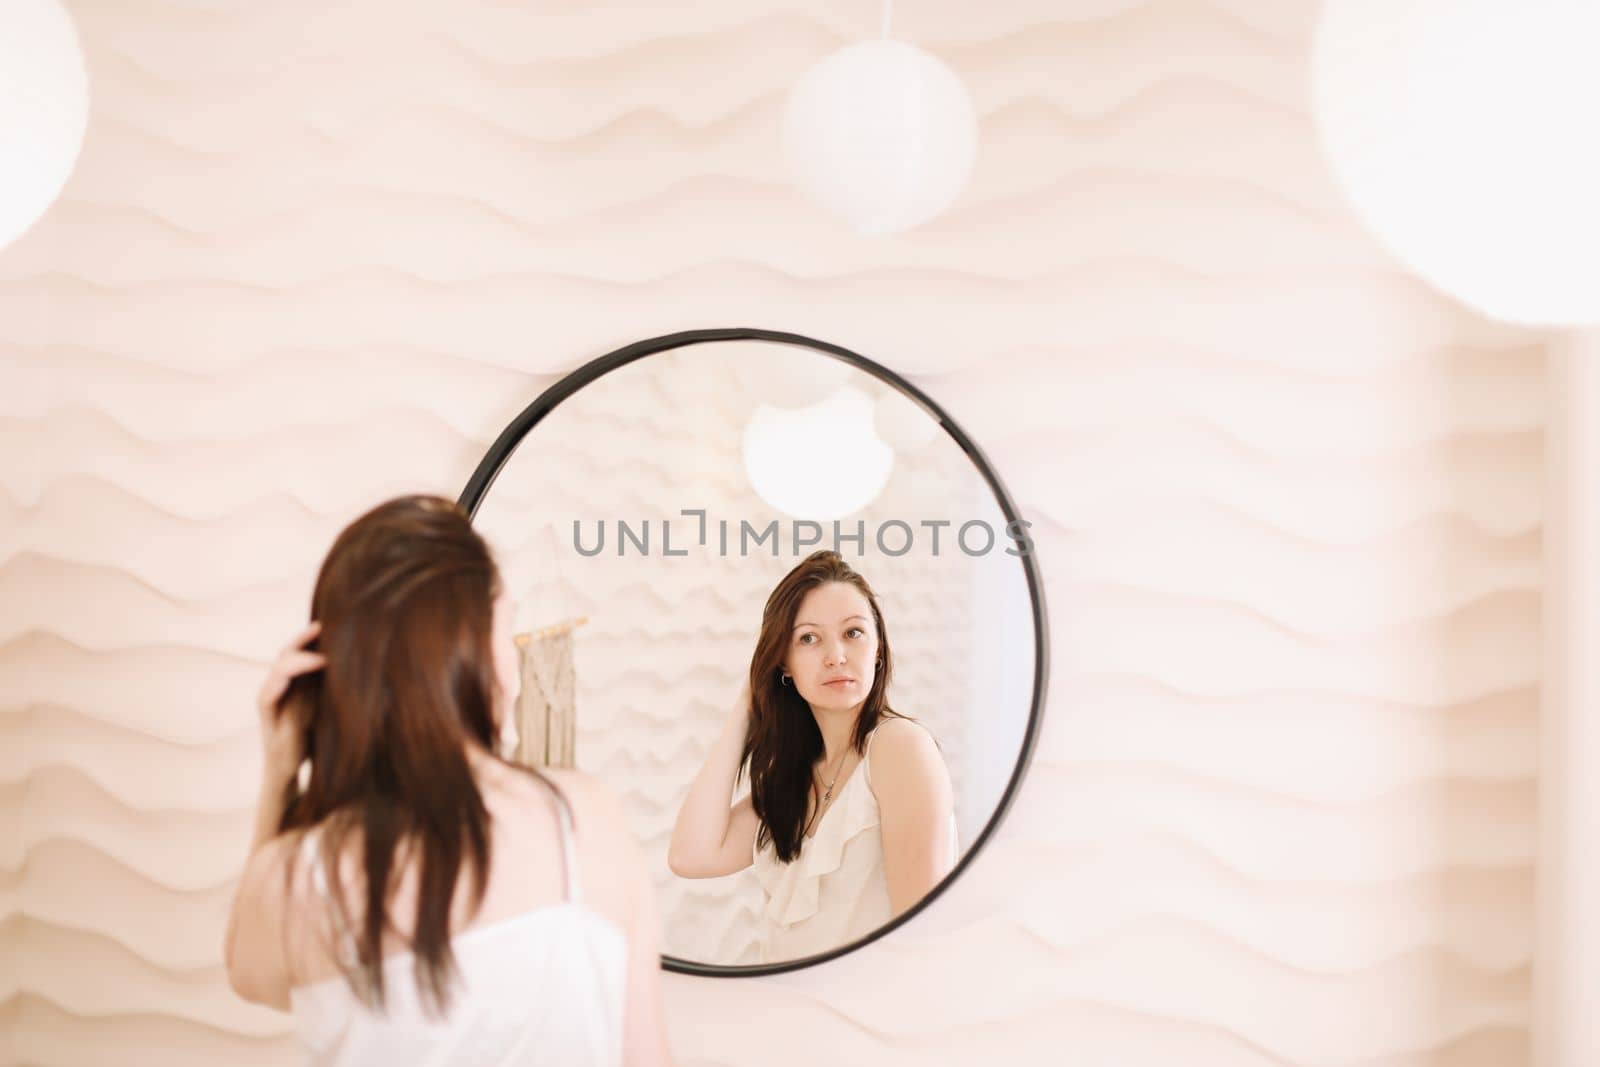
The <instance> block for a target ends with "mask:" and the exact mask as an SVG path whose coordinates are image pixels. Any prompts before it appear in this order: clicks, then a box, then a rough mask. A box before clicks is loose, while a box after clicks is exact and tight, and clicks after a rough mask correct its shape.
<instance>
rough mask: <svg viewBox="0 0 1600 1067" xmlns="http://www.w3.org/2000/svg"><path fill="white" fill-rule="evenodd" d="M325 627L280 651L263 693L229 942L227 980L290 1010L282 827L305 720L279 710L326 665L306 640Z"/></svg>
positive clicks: (226, 943) (242, 990)
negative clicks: (292, 687)
mask: <svg viewBox="0 0 1600 1067" xmlns="http://www.w3.org/2000/svg"><path fill="white" fill-rule="evenodd" d="M319 628H320V627H319V624H317V623H312V624H311V625H310V626H308V627H307V628H306V629H305V630H303V631H301V632H300V634H299V635H298V636H297V637H296V638H295V640H294V642H293V643H291V644H290V645H289V646H288V647H287V648H285V649H284V650H283V651H282V652H280V653H279V654H278V658H277V660H276V661H274V663H273V664H272V667H271V669H269V670H268V672H267V677H266V680H265V681H264V682H262V683H261V691H260V692H259V693H258V694H257V696H256V706H257V711H258V712H259V714H260V718H261V749H262V771H261V792H260V794H259V796H258V797H257V800H256V818H255V833H254V835H253V836H252V837H251V840H250V853H249V857H248V858H247V859H246V860H245V866H244V873H243V874H242V875H241V876H240V878H239V886H238V888H237V889H236V890H235V891H234V897H233V909H232V911H231V912H230V914H229V915H228V932H227V933H226V934H225V935H224V937H223V944H222V956H223V960H224V962H225V963H226V964H227V968H228V983H229V984H230V985H232V986H233V990H234V992H236V993H238V994H239V995H240V996H241V997H243V998H244V999H246V1000H252V1001H255V1002H257V1003H260V1004H267V1005H269V1006H271V1007H274V1008H279V1009H282V1010H284V1011H287V1010H288V1008H289V968H288V961H287V960H286V959H285V957H284V938H283V937H282V936H281V934H280V932H281V931H282V929H283V923H284V921H285V918H286V915H287V910H288V909H287V901H286V896H287V893H286V887H285V886H284V884H283V863H284V860H285V847H284V844H285V843H284V840H283V839H282V838H280V837H278V836H277V833H278V824H279V822H281V821H282V819H283V801H284V793H285V790H286V789H287V787H288V784H289V779H290V777H291V776H292V775H294V774H295V773H296V772H298V771H299V769H300V759H301V752H300V732H299V726H298V724H296V723H295V722H294V721H293V718H292V716H289V715H285V714H282V713H281V712H280V710H279V708H278V702H279V701H280V700H282V699H283V695H284V693H285V692H287V690H288V688H289V682H290V681H291V680H292V679H293V678H295V677H296V676H297V675H301V674H306V673H308V672H311V671H317V670H321V669H322V667H323V664H324V663H325V662H326V660H325V659H324V658H323V656H322V655H321V654H320V653H317V652H309V651H307V650H306V648H305V645H306V643H307V642H308V641H310V640H311V639H312V638H313V637H315V636H316V635H317V632H318V630H319Z"/></svg>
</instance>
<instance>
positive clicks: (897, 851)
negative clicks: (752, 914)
mask: <svg viewBox="0 0 1600 1067" xmlns="http://www.w3.org/2000/svg"><path fill="white" fill-rule="evenodd" d="M891 666H892V660H891V658H890V654H889V636H888V633H887V632H886V630H885V629H884V625H883V613H882V612H881V611H880V610H879V608H878V599H877V597H876V596H874V595H873V592H872V589H871V587H870V586H868V585H867V582H866V579H864V578H862V577H861V575H859V574H857V573H856V572H855V571H854V570H852V569H851V568H850V566H849V565H848V564H847V563H845V561H844V559H843V558H842V557H840V555H839V554H838V553H837V552H826V551H824V552H816V553H813V554H812V555H811V556H809V557H807V558H806V559H805V560H804V561H803V562H802V563H801V564H800V565H799V566H797V567H796V568H795V569H794V570H792V571H790V572H789V574H788V575H787V576H786V577H785V578H784V579H783V581H781V582H779V583H778V586H777V588H776V589H774V590H773V591H772V594H771V596H769V597H768V598H767V605H766V609H765V611H764V612H763V613H762V618H761V635H760V637H759V638H757V640H756V649H755V654H754V656H753V657H752V658H751V661H750V676H749V679H748V681H747V682H746V684H745V688H744V689H743V690H742V691H741V693H740V695H739V699H738V700H737V701H736V702H735V704H734V707H733V712H732V714H731V715H730V716H729V718H728V720H727V723H726V725H725V726H724V728H723V730H722V734H721V736H720V737H719V738H718V739H717V742H716V744H715V745H713V746H712V749H711V754H710V756H709V757H708V758H707V760H706V762H705V765H704V766H703V767H701V768H700V772H699V774H698V775H696V777H695V780H694V783H693V784H692V785H691V786H690V788H689V794H688V796H687V797H686V798H685V800H684V802H683V807H682V808H681V809H679V811H678V819H677V823H676V824H675V825H674V827H673V831H672V845H671V848H670V850H669V852H668V857H667V862H668V864H669V865H670V866H671V868H672V870H673V872H674V873H675V874H678V875H680V876H682V877H685V878H714V877H717V876H718V875H725V874H732V873H734V872H735V871H740V870H743V869H744V868H746V867H749V866H751V865H752V864H753V865H754V867H755V872H756V875H757V877H758V879H759V880H760V882H761V887H762V890H763V892H764V894H765V898H766V904H765V908H764V910H763V929H762V936H761V945H760V958H761V960H762V962H771V961H776V960H786V959H796V958H800V957H804V956H812V955H816V954H818V953H821V952H827V951H829V950H831V949H834V948H838V947H840V946H841V945H845V944H848V943H850V942H852V941H855V940H857V939H858V938H860V937H862V936H864V935H866V934H868V933H870V932H872V931H873V930H875V929H877V928H878V927H879V926H882V925H883V924H884V923H885V922H887V921H888V920H889V919H891V918H893V917H894V916H896V915H899V914H900V913H901V912H903V911H905V910H906V909H907V908H910V907H911V906H912V905H914V904H916V903H917V901H919V900H921V899H922V898H923V897H924V896H925V895H926V894H927V893H928V891H929V890H930V889H932V888H933V887H934V886H935V885H937V884H938V883H939V881H940V880H941V879H942V878H944V876H945V875H946V874H948V873H949V871H950V869H951V868H952V867H953V866H954V865H955V861H956V823H955V814H954V801H953V799H952V791H951V788H950V775H949V772H948V771H947V770H946V768H945V765H944V760H943V758H942V757H941V756H940V754H939V748H938V745H936V744H935V743H934V739H933V736H932V735H931V734H929V733H928V731H927V730H926V729H924V728H923V727H922V726H921V725H920V724H918V723H917V722H916V721H915V720H913V719H910V718H907V717H906V716H904V715H900V714H897V713H896V712H894V711H892V710H891V709H890V708H889V705H888V703H887V702H886V700H885V693H886V692H887V691H888V687H889V677H890V671H891ZM746 766H748V768H749V774H750V794H749V795H748V796H747V797H745V798H744V799H742V800H740V801H738V803H733V791H734V786H735V784H736V782H737V780H738V776H739V772H740V769H741V768H744V767H746ZM730 805H731V807H730Z"/></svg>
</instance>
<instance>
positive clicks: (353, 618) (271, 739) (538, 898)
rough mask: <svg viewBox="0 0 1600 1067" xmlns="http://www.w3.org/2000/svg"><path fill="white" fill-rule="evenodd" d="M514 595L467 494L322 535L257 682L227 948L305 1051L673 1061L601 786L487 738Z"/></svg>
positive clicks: (503, 675)
mask: <svg viewBox="0 0 1600 1067" xmlns="http://www.w3.org/2000/svg"><path fill="white" fill-rule="evenodd" d="M513 611H514V609H513V605H512V602H511V600H510V598H509V597H508V596H507V595H506V593H505V591H504V589H503V588H502V586H501V582H500V575H499V571H498V569H497V568H496V567H495V564H494V561H493V559H492V558H491V556H490V554H489V550H488V548H487V546H486V545H485V544H484V542H483V540H482V538H480V537H479V536H478V534H477V532H476V531H474V530H473V529H472V526H471V524H470V523H469V522H468V521H467V518H466V516H465V514H463V513H462V511H461V510H460V509H459V508H458V507H456V505H455V504H453V503H451V502H450V501H448V500H444V499H441V498H437V497H421V496H415V497H402V498H400V499H397V500H392V501H390V502H388V503H386V504H382V505H380V506H379V507H377V508H375V509H373V510H372V511H370V512H368V513H367V514H365V515H363V516H362V517H361V518H359V519H357V520H356V521H355V522H354V523H352V524H351V525H350V526H349V527H348V528H346V529H345V530H344V531H343V532H342V533H341V534H340V535H339V537H338V539H337V540H336V541H335V542H334V544H333V547H332V549H331V550H330V551H329V552H328V556H327V559H326V560H325V561H324V563H323V565H322V569H321V572H320V574H319V575H318V577H317V584H316V590H315V593H314V594H313V596H312V603H311V616H312V619H313V620H314V621H313V623H312V624H311V626H309V627H308V628H307V629H306V630H305V631H303V632H302V633H301V634H300V635H299V636H298V637H297V638H296V639H295V641H294V642H293V643H292V644H291V645H290V646H289V647H288V648H286V649H285V650H284V651H283V653H282V654H281V655H280V656H279V657H278V659H277V661H276V662H275V663H274V664H273V666H272V668H271V670H270V671H269V673H268V675H267V678H266V681H265V682H264V683H263V684H262V688H261V693H260V696H259V705H260V714H261V729H262V738H263V744H264V748H265V755H266V766H265V776H264V780H263V783H262V792H261V798H260V804H259V808H258V812H257V817H256V833H255V840H254V843H253V844H252V847H251V854H250V858H249V860H248V862H247V865H246V867H245V871H244V875H243V877H242V878H241V879H240V883H239V888H238V894H237V896H236V898H235V900H234V905H233V914H232V916H231V918H230V921H229V928H228V934H227V940H226V950H225V954H226V957H227V966H228V975H229V979H230V981H231V983H232V985H233V987H234V989H235V990H236V991H237V992H238V993H239V994H240V995H241V996H243V997H245V998H246V999H249V1000H254V1001H258V1002H261V1003H265V1004H269V1005H272V1006H274V1007H278V1008H281V1009H286V1010H292V1011H293V1012H294V1014H295V1016H296V1023H297V1031H298V1035H299V1038H300V1040H301V1043H302V1045H303V1046H304V1048H305V1049H306V1052H307V1055H308V1059H309V1061H310V1062H312V1063H328V1064H352V1063H374V1064H376V1063H382V1064H386V1065H388V1064H423V1063H426V1064H446V1063H449V1064H455V1063H472V1064H506V1065H511V1064H533V1063H540V1064H544V1063H550V1064H563V1065H568V1064H620V1063H628V1064H660V1063H665V1062H667V1061H668V1055H667V1051H666V1044H665V1039H664V1031H663V1027H662V1019H661V1007H660V992H659V984H660V983H659V971H658V968H659V957H658V955H657V931H656V923H655V914H654V904H653V902H652V898H651V891H650V887H649V884H648V882H647V880H646V877H645V874H644V868H643V864H642V862H641V861H640V858H639V855H638V853H637V848H636V846H635V845H634V843H633V841H632V839H631V837H630V836H629V834H628V832H627V829H626V827H625V826H624V824H623V821H622V816H621V813H620V810H619V806H618V804H617V803H616V801H615V800H614V799H612V798H611V797H610V795H609V794H608V793H606V792H605V791H604V790H603V789H601V788H599V787H597V785H596V784H595V783H593V782H592V781H591V780H589V779H588V778H586V777H584V776H582V775H579V774H576V773H574V772H570V771H562V772H556V771H541V772H534V771H531V770H529V769H527V768H523V767H519V766H516V765H513V764H511V763H508V762H506V761H504V760H502V759H500V758H499V757H498V756H497V755H495V750H496V742H497V739H498V737H499V735H500V725H501V723H502V722H504V721H506V719H507V718H508V716H509V715H510V713H511V706H512V703H513V701H514V700H515V698H516V696H517V692H518V687H519V672H518V669H517V659H516V649H515V647H514V644H513V641H512V634H511V625H512V623H511V620H512V617H513ZM303 764H304V766H305V768H306V769H305V770H302V765H303Z"/></svg>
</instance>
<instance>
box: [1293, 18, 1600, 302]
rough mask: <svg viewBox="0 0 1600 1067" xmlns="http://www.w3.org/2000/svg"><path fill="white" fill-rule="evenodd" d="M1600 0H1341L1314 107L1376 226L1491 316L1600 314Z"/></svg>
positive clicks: (1392, 244)
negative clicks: (1599, 48)
mask: <svg viewBox="0 0 1600 1067" xmlns="http://www.w3.org/2000/svg"><path fill="white" fill-rule="evenodd" d="M1597 46H1600V2H1596V0H1327V2H1326V3H1325V5H1324V8H1323V13H1322V18H1321V22H1320V24H1319V25H1318V28H1317V33H1316V38H1315V43H1314V47H1313V55H1312V70H1313V76H1312V81H1313V91H1314V103H1315V111H1316V116H1317V121H1318V126H1319V130H1320V133H1321V137H1322V142H1323V147H1324V149H1325V151H1326V153H1327V156H1328V158H1329V160H1330V162H1331V163H1332V166H1333V170H1334V173H1335V175H1336V177H1337V178H1338V181H1339V183H1340V185H1341V186H1342V187H1343V189H1344V191H1345V193H1346V194H1347V196H1348V197H1349V199H1350V201H1351V203H1352V204H1353V205H1354V207H1355V210H1356V213H1357V214H1358V216H1359V217H1360V218H1361V220H1362V221H1363V223H1364V224H1365V225H1366V226H1367V228H1368V229H1370V230H1371V231H1372V233H1373V234H1374V235H1375V236H1376V237H1377V238H1378V239H1379V240H1380V241H1381V242H1382V243H1383V245H1384V246H1385V247H1386V248H1387V249H1388V250H1389V252H1390V253H1391V254H1393V255H1394V256H1395V258H1397V259H1398V260H1400V261H1401V262H1402V263H1403V264H1405V266H1406V267H1407V268H1408V269H1410V270H1411V271H1412V272H1414V273H1415V274H1417V275H1419V276H1420V277H1421V278H1423V279H1424V280H1426V281H1427V282H1429V283H1430V284H1431V285H1433V286H1435V287H1437V288H1439V289H1441V290H1443V291H1444V292H1446V293H1449V294H1450V295H1452V296H1454V297H1455V298H1457V299H1458V300H1460V301H1462V302H1463V303H1466V304H1468V305H1470V306H1472V307H1474V308H1476V309H1478V310H1480V311H1482V312H1484V313H1485V314H1487V315H1489V316H1490V317H1492V318H1496V319H1500V320H1502V321H1506V322H1514V323H1520V324H1527V325H1541V326H1583V325H1593V324H1596V323H1600V133H1597V131H1600V60H1597V59H1596V49H1597Z"/></svg>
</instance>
